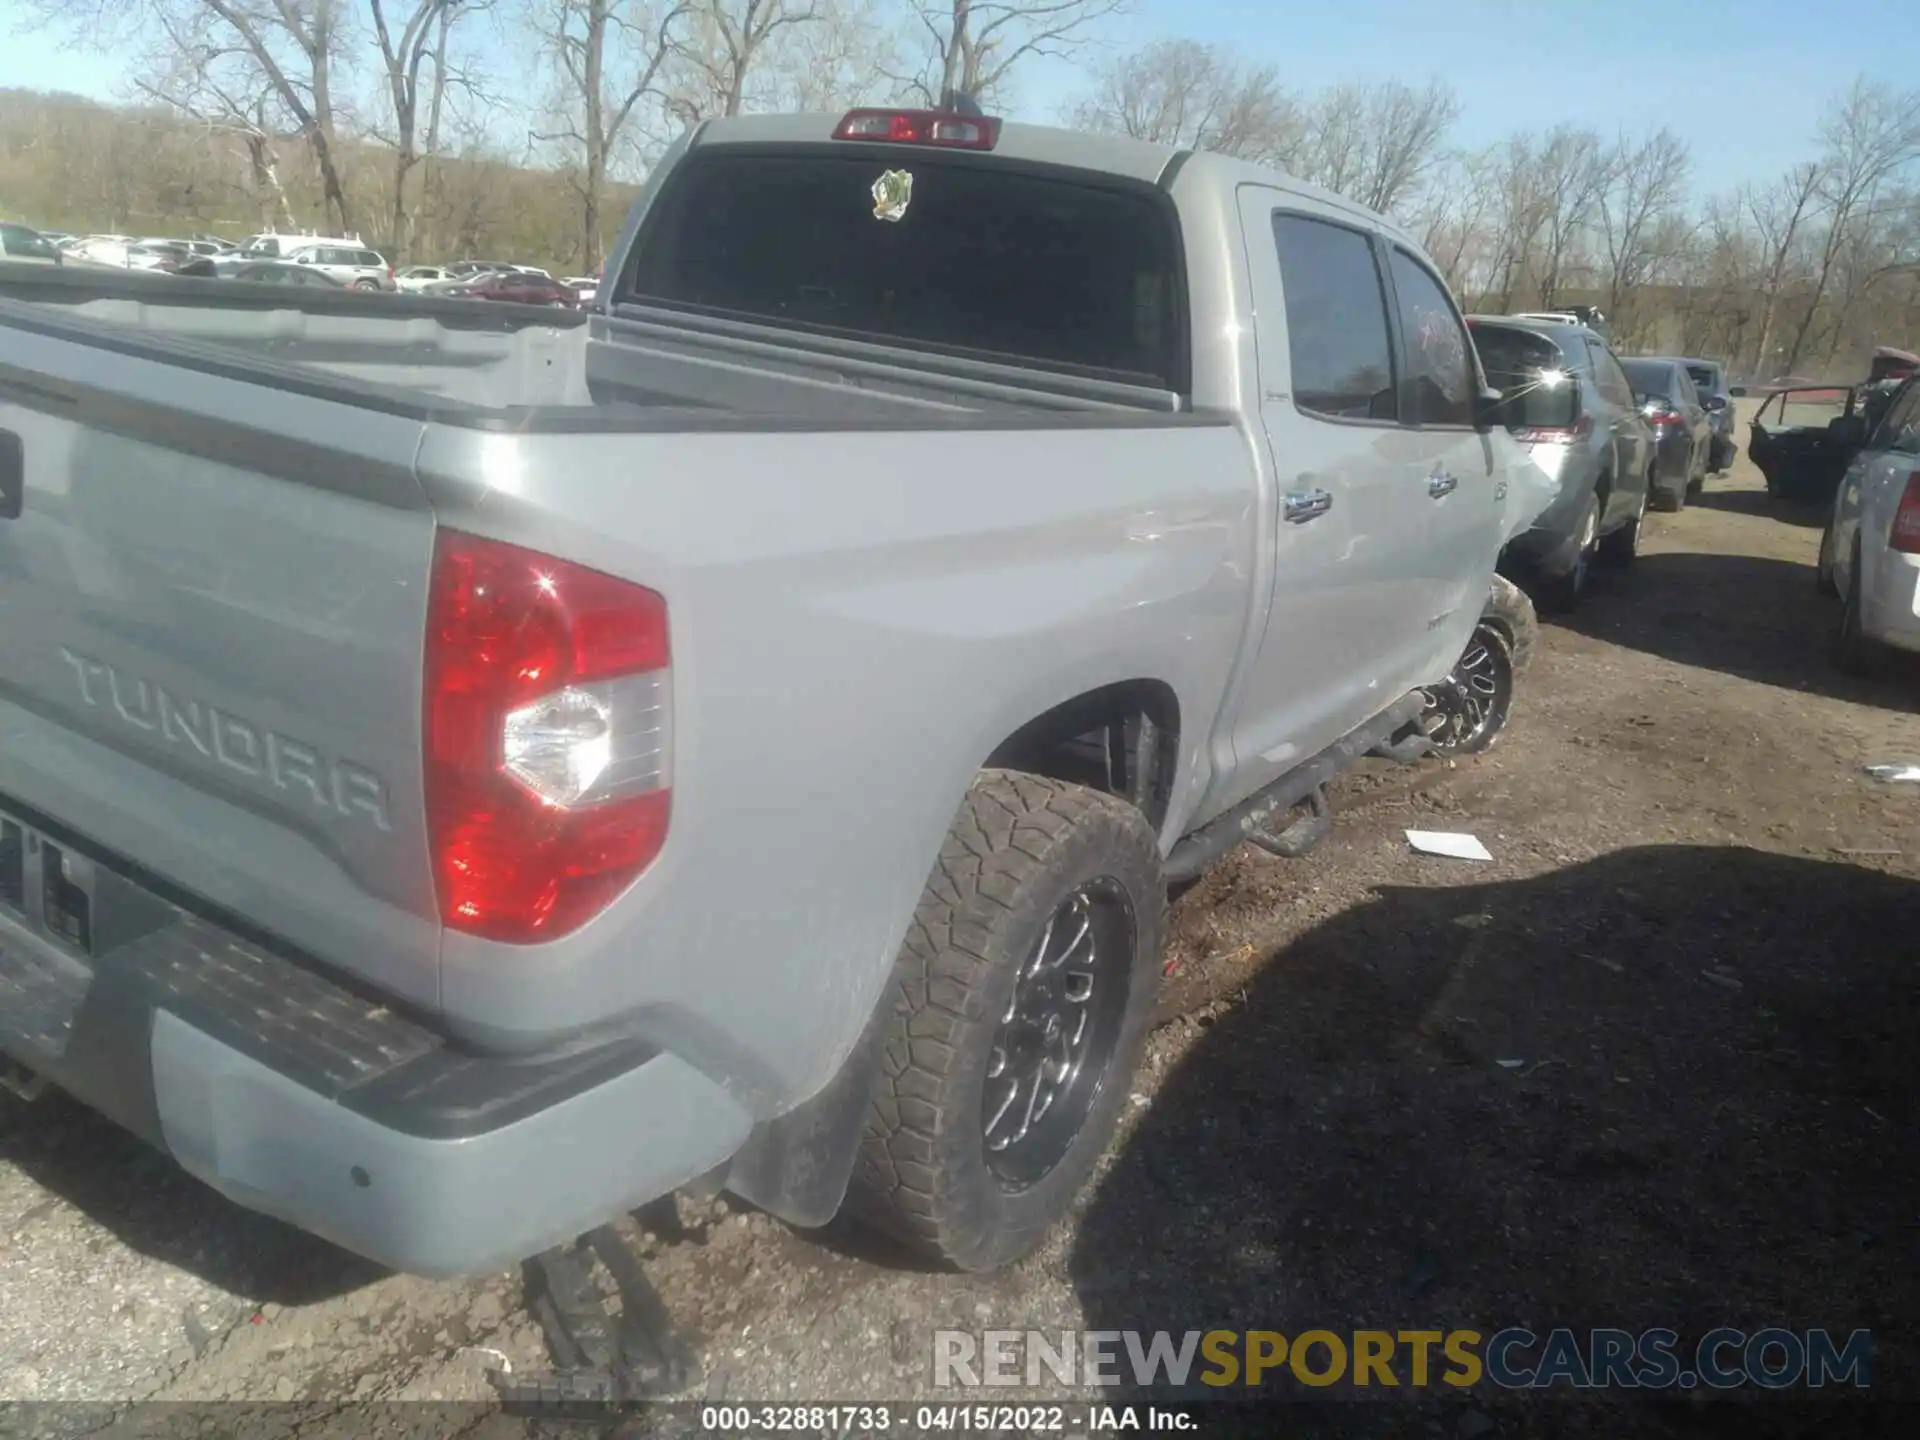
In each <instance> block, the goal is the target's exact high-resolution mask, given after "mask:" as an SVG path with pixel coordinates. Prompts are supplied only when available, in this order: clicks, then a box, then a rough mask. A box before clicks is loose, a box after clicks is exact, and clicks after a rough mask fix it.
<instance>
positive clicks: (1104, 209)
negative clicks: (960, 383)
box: [613, 145, 1189, 393]
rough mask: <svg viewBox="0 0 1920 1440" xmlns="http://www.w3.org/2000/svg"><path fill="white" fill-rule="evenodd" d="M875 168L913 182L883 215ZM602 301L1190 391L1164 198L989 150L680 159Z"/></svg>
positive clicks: (882, 149)
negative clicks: (1006, 157)
mask: <svg viewBox="0 0 1920 1440" xmlns="http://www.w3.org/2000/svg"><path fill="white" fill-rule="evenodd" d="M886 174H905V175H908V176H910V177H911V179H910V180H907V181H902V180H892V181H889V182H887V184H888V185H889V186H891V187H892V193H891V195H889V196H888V198H889V199H891V200H892V201H893V203H892V204H891V205H889V204H887V203H884V202H883V201H882V200H877V199H876V193H875V187H876V185H878V184H880V182H881V177H882V176H883V175H886ZM909 187H910V188H909ZM902 200H904V206H903V207H902V205H901V203H900V202H901V201H902ZM882 212H886V213H882ZM888 215H894V216H895V218H887V216H888ZM613 299H614V303H615V305H616V306H618V305H620V304H625V303H638V304H644V305H656V306H667V307H670V308H675V309H681V310H686V311H692V312H695V313H699V314H706V315H712V316H716V317H724V318H733V319H741V320H747V321H751V322H757V323H760V324H768V325H775V326H779V327H782V328H784V329H789V330H797V331H802V332H808V333H814V334H819V335H825V336H841V337H847V338H852V339H859V340H866V341H871V342H876V343H880V344H887V345H897V346H903V347H907V348H913V349H919V350H926V351H934V352H942V353H949V354H954V355H959V356H969V357H975V358H979V359H982V360H989V361H997V362H1000V363H1005V364H1014V365H1020V366H1024V367H1028V368H1033V369H1041V370H1050V371H1057V372H1060V373H1063V374H1070V375H1079V376H1085V377H1088V378H1096V379H1105V380H1116V381H1121V382H1124V383H1130V384H1138V385H1148V386H1152V387H1155V388H1158V389H1165V390H1171V391H1175V392H1179V393H1184V392H1185V391H1186V390H1187V389H1188V368H1189V356H1188V337H1187V333H1186V308H1185V307H1186V295H1185V271H1184V266H1183V259H1182V247H1181V240H1180V232H1179V224H1178V220H1177V218H1176V216H1175V214H1174V211H1173V204H1172V201H1171V199H1170V198H1169V197H1167V196H1166V195H1165V194H1164V193H1163V192H1161V191H1159V190H1157V189H1156V188H1155V187H1153V186H1150V185H1146V184H1144V183H1134V182H1129V181H1127V180H1124V179H1119V178H1115V177H1110V176H1105V175H1098V174H1095V173H1093V172H1087V171H1078V170H1069V169H1062V168H1056V167H1048V166H1039V165H1031V164H1019V163H1014V162H1010V161H1007V160H1004V159H998V158H996V157H994V156H992V155H971V154H963V153H944V152H939V151H924V150H904V149H902V150H896V149H893V148H891V147H887V146H880V145H862V146H858V147H848V146H844V145H831V146H827V145H821V146H813V145H787V146H782V147H779V148H777V149H775V148H773V147H766V148H764V149H762V148H758V147H749V146H745V145H742V146H715V147H713V148H712V149H710V150H699V149H695V150H694V151H693V152H691V153H690V154H689V155H688V156H687V157H686V158H685V159H683V160H682V161H681V162H680V164H679V165H677V166H676V167H675V168H674V170H673V171H672V173H671V175H670V176H669V177H668V179H667V181H666V183H665V187H664V188H663V190H662V192H661V194H660V196H659V198H658V200H657V201H656V202H655V204H654V206H653V208H652V211H651V213H650V214H649V215H648V216H647V219H646V221H645V224H644V228H643V230H642V232H641V234H640V236H639V237H638V240H637V242H636V243H635V244H634V245H633V247H632V254H631V258H630V259H629V261H628V263H627V266H626V268H625V271H624V273H623V274H622V276H621V277H620V281H619V283H618V285H617V287H616V288H615V292H614V296H613Z"/></svg>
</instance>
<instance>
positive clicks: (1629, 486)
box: [1467, 315, 1653, 610]
mask: <svg viewBox="0 0 1920 1440" xmlns="http://www.w3.org/2000/svg"><path fill="white" fill-rule="evenodd" d="M1467 328H1468V329H1469V331H1471V333H1472V335H1473V343H1474V345H1475V347H1476V348H1477V349H1478V350H1479V352H1480V363H1481V365H1482V366H1484V367H1485V369H1486V372H1487V383H1488V384H1489V385H1491V386H1493V387H1494V389H1496V390H1498V391H1500V392H1501V402H1500V421H1501V423H1502V424H1503V425H1505V426H1506V428H1507V430H1508V431H1509V432H1511V434H1512V435H1513V437H1514V439H1515V440H1517V441H1519V442H1520V444H1521V445H1522V446H1523V447H1524V448H1525V449H1526V451H1527V453H1528V455H1529V456H1530V457H1531V458H1532V460H1533V463H1534V464H1535V465H1537V466H1539V467H1540V469H1542V470H1543V471H1545V472H1546V473H1547V475H1548V476H1549V477H1550V478H1552V479H1553V480H1554V481H1556V482H1557V483H1558V485H1559V487H1560V490H1559V496H1558V498H1557V499H1555V501H1554V502H1553V503H1552V504H1551V505H1550V506H1548V507H1547V509H1546V510H1545V511H1544V512H1542V513H1541V515H1540V516H1539V517H1538V518H1537V519H1536V520H1535V521H1534V522H1533V525H1532V527H1531V528H1530V529H1528V530H1526V531H1524V532H1523V533H1521V534H1520V535H1518V536H1516V537H1515V538H1514V539H1513V540H1512V541H1511V542H1510V543H1509V544H1508V546H1507V548H1506V551H1505V553H1504V554H1503V555H1502V557H1501V560H1502V566H1503V568H1505V569H1506V570H1508V571H1509V572H1510V573H1512V574H1514V575H1516V576H1517V577H1518V578H1520V579H1522V580H1525V581H1527V582H1528V583H1529V584H1530V585H1531V586H1532V587H1533V588H1534V589H1535V591H1536V593H1537V595H1538V598H1539V599H1540V601H1541V603H1542V604H1544V605H1548V606H1550V607H1552V608H1555V609H1560V610H1570V609H1572V608H1574V607H1575V606H1577V605H1578V604H1579V603H1580V600H1581V598H1582V596H1584V595H1585V593H1586V589H1587V582H1588V579H1589V576H1590V573H1591V567H1592V564H1593V562H1594V561H1595V560H1596V559H1600V560H1605V561H1609V562H1613V563H1618V564H1628V563H1631V562H1632V560H1633V558H1634V556H1636V555H1637V554H1638V553H1639V549H1640V521H1641V517H1642V516H1643V515H1644V514H1645V513H1646V509H1647V498H1648V491H1647V486H1648V481H1649V478H1650V471H1651V467H1652V463H1653V436H1652V434H1651V432H1650V430H1649V428H1648V426H1647V425H1646V424H1645V423H1644V421H1643V420H1642V418H1641V415H1640V412H1639V409H1638V407H1637V405H1636V404H1635V401H1634V398H1633V387H1632V386H1631V385H1630V384H1629V383H1628V380H1627V377H1626V374H1625V373H1624V372H1623V371H1622V370H1621V368H1620V361H1619V359H1618V358H1617V357H1616V356H1615V355H1614V353H1613V351H1612V349H1611V348H1609V347H1608V345H1607V342H1606V341H1605V340H1603V339H1602V338H1601V337H1600V336H1599V334H1597V333H1596V332H1595V331H1593V330H1590V329H1588V328H1587V327H1586V326H1584V325H1580V324H1576V323H1573V322H1571V321H1567V320H1561V319H1536V318H1531V317H1524V316H1519V315H1472V316H1469V317H1468V318H1467Z"/></svg>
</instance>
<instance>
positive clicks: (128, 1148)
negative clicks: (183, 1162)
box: [0, 1091, 387, 1305]
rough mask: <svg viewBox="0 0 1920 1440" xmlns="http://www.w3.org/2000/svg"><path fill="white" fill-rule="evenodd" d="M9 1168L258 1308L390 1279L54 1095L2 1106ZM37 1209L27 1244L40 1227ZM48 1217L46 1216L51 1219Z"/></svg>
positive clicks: (120, 1236) (140, 1248)
mask: <svg viewBox="0 0 1920 1440" xmlns="http://www.w3.org/2000/svg"><path fill="white" fill-rule="evenodd" d="M0 1165H11V1166H14V1167H15V1168H17V1169H18V1170H19V1171H20V1172H21V1173H22V1174H24V1175H26V1176H28V1177H29V1178H30V1179H32V1180H33V1181H35V1182H36V1183H37V1184H39V1185H41V1186H42V1187H44V1188H45V1189H46V1190H48V1191H49V1192H51V1198H50V1199H49V1200H47V1201H42V1202H41V1206H46V1207H49V1208H51V1206H52V1205H53V1204H54V1203H57V1202H59V1201H64V1202H66V1203H67V1204H69V1205H72V1206H73V1207H74V1208H75V1209H77V1210H79V1211H81V1212H82V1213H83V1214H84V1215H86V1216H87V1218H88V1219H90V1220H92V1221H93V1222H94V1223H95V1224H97V1225H100V1226H101V1227H103V1228H104V1229H106V1230H108V1231H110V1232H111V1233H112V1234H113V1236H114V1238H115V1239H116V1240H118V1241H119V1242H120V1243H121V1244H123V1245H125V1246H127V1247H128V1248H129V1249H131V1250H134V1251H136V1252H137V1253H139V1254H142V1255H145V1256H148V1257H150V1258H152V1259H155V1260H160V1261H163V1262H164V1263H166V1264H168V1265H173V1266H177V1267H178V1268H180V1269H182V1270H185V1271H187V1272H188V1273H190V1274H193V1275H197V1276H199V1277H200V1278H201V1279H203V1280H206V1281H208V1282H209V1283H210V1284H213V1285H217V1286H219V1287H220V1288H221V1289H223V1290H225V1291H228V1292H229V1293H231V1294H233V1295H236V1296H239V1297H240V1298H242V1299H244V1300H249V1301H252V1302H253V1303H255V1304H261V1305H264V1304H267V1303H269V1302H271V1303H274V1304H278V1305H307V1304H312V1303H314V1302H317V1301H320V1300H327V1299H331V1298H333V1297H334V1296H337V1295H344V1294H346V1293H348V1292H349V1291H352V1290H357V1289H359V1288H361V1287H362V1286H364V1285H368V1284H371V1283H372V1282H373V1281H375V1280H377V1279H379V1278H380V1277H381V1276H382V1275H384V1274H386V1273H387V1272H386V1271H385V1270H383V1269H382V1268H381V1267H379V1266H377V1265H375V1264H374V1263H373V1262H372V1261H369V1260H363V1259H361V1258H360V1257H359V1256H357V1255H351V1254H349V1253H348V1252H346V1251H345V1250H341V1249H339V1248H338V1247H337V1246H334V1245H330V1244H328V1243H327V1242H326V1241H324V1240H320V1239H316V1238H315V1237H314V1236H311V1235H308V1234H306V1233H305V1232H303V1231H300V1230H296V1229H294V1228H293V1227H292V1226H290V1225H285V1224H282V1223H281V1222H280V1221H278V1220H274V1219H271V1218H269V1217H268V1216H265V1215H260V1214H256V1213H255V1212H253V1211H251V1210H244V1209H242V1208H241V1207H240V1206H238V1205H236V1204H234V1203H233V1202H232V1201H230V1200H228V1199H227V1198H226V1197H225V1196H223V1195H221V1194H219V1193H218V1192H217V1191H214V1190H212V1189H209V1188H208V1187H207V1186H205V1185H203V1184H201V1183H200V1182H199V1181H198V1180H196V1179H194V1178H193V1177H192V1176H191V1175H189V1174H187V1173H186V1171H184V1170H182V1169H181V1168H180V1167H179V1166H178V1165H176V1164H175V1163H174V1162H173V1161H172V1160H171V1159H170V1158H168V1157H167V1156H165V1155H162V1154H160V1153H159V1152H158V1151H157V1150H154V1149H153V1148H152V1147H151V1146H149V1145H146V1144H145V1143H143V1142H142V1141H140V1140H138V1139H136V1138H135V1137H134V1136H133V1135H131V1134H129V1133H127V1132H126V1131H124V1130H122V1129H120V1128H119V1127H118V1126H117V1125H114V1124H113V1123H112V1122H110V1121H108V1120H105V1119H103V1118H102V1117H101V1116H99V1115H97V1114H95V1113H94V1112H93V1111H91V1110H88V1109H87V1108H85V1107H84V1106H82V1105H80V1104H79V1103H78V1102H76V1101H73V1100H70V1099H68V1098H67V1097H66V1096H65V1095H63V1094H60V1093H59V1092H57V1091H56V1092H53V1093H52V1094H49V1095H48V1096H46V1097H45V1098H44V1099H42V1100H39V1101H36V1102H35V1103H34V1104H32V1105H21V1104H18V1103H15V1102H14V1101H12V1100H11V1099H10V1098H6V1099H0ZM41 1206H35V1207H32V1208H30V1209H29V1211H28V1215H27V1217H26V1218H25V1223H24V1224H21V1225H20V1228H21V1229H23V1230H25V1231H26V1233H27V1237H28V1243H31V1235H32V1227H33V1224H34V1223H35V1222H36V1221H37V1220H39V1219H40V1218H41V1215H40V1214H36V1213H34V1212H35V1211H36V1210H39V1209H40V1208H41ZM43 1213H44V1212H43Z"/></svg>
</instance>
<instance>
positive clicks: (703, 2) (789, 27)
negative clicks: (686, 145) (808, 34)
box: [667, 0, 821, 124]
mask: <svg viewBox="0 0 1920 1440" xmlns="http://www.w3.org/2000/svg"><path fill="white" fill-rule="evenodd" d="M820 19H821V8H820V3H819V0H690V3H689V5H688V7H687V20H686V23H685V24H684V25H683V26H682V27H681V29H680V33H679V35H678V36H676V37H675V39H674V40H673V42H672V45H671V47H670V48H671V50H672V52H673V57H674V64H673V67H672V69H673V72H674V73H673V77H672V82H671V85H670V87H669V96H668V101H667V105H668V109H669V110H670V111H672V113H673V114H674V116H675V117H676V118H678V119H679V120H681V121H682V122H684V123H686V124H694V123H697V122H698V121H701V120H704V119H706V118H708V117H709V116H713V115H738V114H739V113H740V112H741V110H742V109H744V108H745V106H746V101H747V90H748V85H749V83H750V82H751V81H752V80H754V79H755V78H756V77H757V76H758V75H759V74H761V73H763V72H764V71H765V68H766V62H767V60H768V58H769V56H768V52H769V51H770V50H773V49H776V48H777V47H778V45H779V42H780V41H781V39H782V38H784V37H785V36H786V35H790V34H791V33H792V32H794V31H795V30H804V29H805V28H807V27H808V26H811V25H814V24H817V23H818V22H819V21H820Z"/></svg>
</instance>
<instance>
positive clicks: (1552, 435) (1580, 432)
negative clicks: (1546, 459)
mask: <svg viewBox="0 0 1920 1440" xmlns="http://www.w3.org/2000/svg"><path fill="white" fill-rule="evenodd" d="M1592 433H1593V417H1592V416H1591V415H1582V416H1581V417H1580V418H1579V419H1578V420H1576V421H1574V422H1573V424H1571V425H1529V426H1525V427H1523V428H1522V429H1519V430H1516V431H1514V432H1513V438H1514V439H1516V440H1518V441H1519V442H1520V443H1521V444H1523V445H1551V444H1554V443H1559V444H1566V443H1567V442H1569V441H1573V440H1584V439H1586V438H1587V436H1589V435H1591V434H1592Z"/></svg>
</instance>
